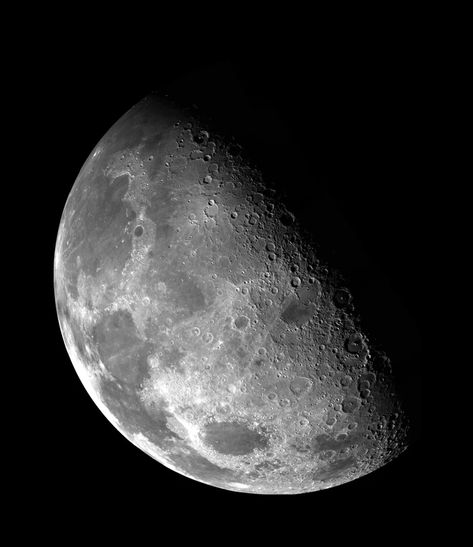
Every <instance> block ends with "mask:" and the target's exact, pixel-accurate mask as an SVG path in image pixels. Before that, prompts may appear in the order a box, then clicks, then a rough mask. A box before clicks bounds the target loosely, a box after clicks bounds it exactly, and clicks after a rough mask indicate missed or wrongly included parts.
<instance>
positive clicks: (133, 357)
mask: <svg viewBox="0 0 473 547" xmlns="http://www.w3.org/2000/svg"><path fill="white" fill-rule="evenodd" d="M54 285H55V296H56V304H57V312H58V318H59V323H60V327H61V330H62V333H63V337H64V341H65V344H66V347H67V350H68V353H69V355H70V357H71V360H72V363H73V365H74V367H75V369H76V371H77V373H78V375H79V378H80V379H81V381H82V383H83V384H84V386H85V388H86V389H87V391H88V393H89V394H90V396H91V397H92V399H93V400H94V402H95V403H96V404H97V406H98V407H99V408H100V410H101V411H102V412H103V414H104V415H105V416H106V417H107V418H108V419H109V420H110V422H111V423H112V424H113V425H114V426H115V427H116V428H117V429H118V430H119V431H120V432H121V433H122V434H123V435H124V436H125V437H126V438H128V439H129V440H130V441H131V442H132V443H134V444H135V445H136V446H137V447H138V448H140V449H141V450H143V451H144V452H146V453H147V454H149V455H150V456H151V457H153V458H154V459H156V460H157V461H159V462H160V463H162V464H163V465H165V466H167V467H168V468H170V469H173V470H174V471H176V472H178V473H181V474H183V475H185V476H187V477H190V478H192V479H194V480H198V481H201V482H204V483H206V484H209V485H213V486H216V487H219V488H224V489H227V490H234V491H241V492H252V493H260V494H296V493H303V492H311V491H316V490H320V489H325V488H328V487H332V486H336V485H338V484H342V483H345V482H347V481H350V480H353V479H356V478H358V477H360V476H362V475H365V474H366V473H369V472H371V471H373V470H375V469H377V468H379V467H380V466H382V465H384V464H385V463H386V462H388V461H390V460H391V459H393V458H394V457H396V456H397V455H398V454H400V453H401V452H402V451H403V450H405V448H406V446H407V440H406V439H407V418H406V416H405V413H404V412H403V409H402V407H401V405H400V402H399V399H398V397H397V395H396V391H395V388H394V385H393V381H392V374H391V372H392V371H391V364H390V361H389V358H388V357H387V356H386V355H384V354H383V353H382V352H380V351H378V350H377V349H375V348H374V347H373V345H372V343H371V342H370V340H369V338H368V336H367V334H366V333H364V332H362V331H361V329H360V327H359V319H358V317H357V315H356V310H355V306H354V303H353V302H352V297H351V294H350V291H349V288H348V287H346V286H345V285H344V282H343V280H342V279H341V277H340V276H339V275H338V274H336V273H335V272H334V271H332V270H331V269H330V267H329V266H327V265H326V264H324V263H323V262H322V261H321V257H319V256H318V254H317V250H316V248H315V247H314V245H313V243H312V241H311V240H310V238H309V237H308V236H307V235H306V234H304V233H303V230H302V228H301V227H300V226H298V223H297V219H296V218H294V215H292V214H291V212H290V211H288V210H287V209H286V208H285V207H284V205H283V204H282V203H281V202H280V201H279V200H278V197H277V195H276V194H275V192H274V191H273V190H272V189H271V188H268V187H267V186H266V185H265V183H264V180H263V178H262V175H261V173H259V172H258V171H257V170H256V169H254V168H252V167H251V166H249V165H248V164H246V163H245V162H244V161H243V159H242V158H241V156H240V154H239V150H238V148H235V147H234V146H230V145H229V144H228V143H227V142H226V141H225V140H224V139H223V138H221V137H219V136H217V135H214V134H212V133H211V132H210V131H209V130H207V128H205V127H202V126H201V125H200V123H199V121H198V120H196V119H194V118H192V117H191V116H189V115H188V114H185V113H183V112H181V111H179V110H176V109H175V108H174V107H171V106H169V105H167V104H165V103H164V102H163V101H161V100H159V99H157V98H155V97H148V98H146V99H145V100H143V101H141V102H140V103H138V104H137V105H136V106H135V107H133V108H132V109H131V110H130V111H129V112H127V113H126V114H125V115H124V116H123V117H122V118H121V119H120V120H119V121H118V122H117V123H116V124H115V125H114V126H113V127H112V128H111V129H110V130H109V131H108V132H107V134H106V135H105V136H104V137H103V138H102V140H101V141H100V142H99V143H98V144H97V146H96V147H95V149H94V150H93V152H92V153H91V155H90V156H89V158H88V159H87V161H86V162H85V164H84V166H83V167H82V169H81V171H80V173H79V175H78V177H77V180H76V181H75V184H74V186H73V188H72V190H71V193H70V195H69V197H68V200H67V203H66V205H65V208H64V211H63V215H62V218H61V223H60V226H59V232H58V237H57V243H56V251H55V261H54Z"/></svg>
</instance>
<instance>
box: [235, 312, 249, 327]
mask: <svg viewBox="0 0 473 547" xmlns="http://www.w3.org/2000/svg"><path fill="white" fill-rule="evenodd" d="M249 323H250V320H249V319H248V317H246V316H245V315H240V317H237V318H236V319H235V322H234V325H235V327H236V328H237V329H240V330H242V329H246V327H247V326H248V325H249Z"/></svg>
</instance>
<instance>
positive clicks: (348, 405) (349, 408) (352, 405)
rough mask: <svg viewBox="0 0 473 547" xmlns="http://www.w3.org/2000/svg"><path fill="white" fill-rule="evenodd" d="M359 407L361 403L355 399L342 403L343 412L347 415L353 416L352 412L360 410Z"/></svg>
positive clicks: (350, 398)
mask: <svg viewBox="0 0 473 547" xmlns="http://www.w3.org/2000/svg"><path fill="white" fill-rule="evenodd" d="M359 406H360V401H359V400H358V399H356V398H355V397H347V398H346V399H344V401H343V403H342V410H343V412H345V413H346V414H351V413H352V412H355V411H356V410H358V408H359Z"/></svg>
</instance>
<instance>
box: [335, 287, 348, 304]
mask: <svg viewBox="0 0 473 547" xmlns="http://www.w3.org/2000/svg"><path fill="white" fill-rule="evenodd" d="M333 301H334V303H335V305H336V306H337V307H338V308H345V307H346V306H348V304H350V302H351V294H350V293H349V292H348V291H347V290H346V289H338V290H337V291H335V294H334V295H333Z"/></svg>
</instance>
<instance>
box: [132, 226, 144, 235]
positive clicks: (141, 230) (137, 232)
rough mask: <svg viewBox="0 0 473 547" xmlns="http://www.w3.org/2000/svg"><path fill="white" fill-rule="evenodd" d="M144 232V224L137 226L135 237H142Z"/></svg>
mask: <svg viewBox="0 0 473 547" xmlns="http://www.w3.org/2000/svg"><path fill="white" fill-rule="evenodd" d="M143 233H144V229H143V226H137V227H136V228H135V232H134V234H135V237H141V236H142V235H143Z"/></svg>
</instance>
